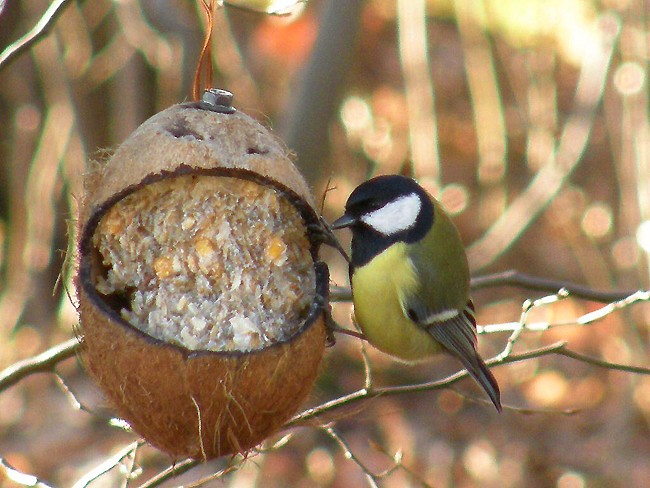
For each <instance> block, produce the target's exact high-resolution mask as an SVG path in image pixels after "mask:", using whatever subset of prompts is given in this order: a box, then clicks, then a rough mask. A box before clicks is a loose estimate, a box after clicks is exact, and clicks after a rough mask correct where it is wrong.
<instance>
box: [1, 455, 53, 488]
mask: <svg viewBox="0 0 650 488" xmlns="http://www.w3.org/2000/svg"><path fill="white" fill-rule="evenodd" d="M0 470H2V472H3V473H4V475H5V476H6V477H7V478H8V479H9V480H11V481H13V482H14V483H17V484H19V485H21V486H33V487H35V488H51V485H48V484H47V483H45V482H44V481H41V480H39V479H38V478H37V477H36V476H34V475H31V474H27V473H23V472H22V471H18V470H17V469H16V468H14V467H13V466H12V465H11V464H9V463H8V462H7V460H6V459H4V458H2V457H0Z"/></svg>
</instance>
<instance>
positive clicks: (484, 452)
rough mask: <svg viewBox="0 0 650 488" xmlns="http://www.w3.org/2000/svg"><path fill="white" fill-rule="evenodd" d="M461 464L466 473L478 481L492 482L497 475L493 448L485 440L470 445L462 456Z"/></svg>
mask: <svg viewBox="0 0 650 488" xmlns="http://www.w3.org/2000/svg"><path fill="white" fill-rule="evenodd" d="M463 464H464V465H465V469H466V470H467V472H468V473H469V474H471V475H472V477H474V478H475V479H476V480H478V481H482V482H486V481H489V480H493V479H496V477H497V476H498V474H499V466H498V463H497V460H496V457H495V451H494V447H493V446H492V444H490V443H489V442H488V441H486V440H478V441H476V442H473V443H472V444H470V446H469V447H468V448H467V449H466V450H465V452H464V454H463Z"/></svg>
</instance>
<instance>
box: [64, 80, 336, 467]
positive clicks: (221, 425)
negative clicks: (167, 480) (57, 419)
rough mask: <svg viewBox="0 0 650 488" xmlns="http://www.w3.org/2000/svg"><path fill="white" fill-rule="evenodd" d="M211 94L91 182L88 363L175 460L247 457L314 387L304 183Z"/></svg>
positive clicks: (87, 188) (315, 240)
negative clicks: (247, 452) (225, 456)
mask: <svg viewBox="0 0 650 488" xmlns="http://www.w3.org/2000/svg"><path fill="white" fill-rule="evenodd" d="M231 100H232V95H230V94H229V93H228V92H223V91H220V90H208V91H206V92H205V94H204V96H203V98H202V99H201V101H199V102H190V103H183V104H179V105H175V106H172V107H170V108H168V109H166V110H164V111H162V112H160V113H158V114H156V115H154V116H153V117H151V118H150V119H149V120H147V121H145V122H144V123H143V124H142V125H141V126H140V127H139V128H138V129H136V131H135V132H133V134H132V135H131V136H130V137H129V138H128V139H127V140H126V141H125V142H124V143H123V144H122V145H121V146H120V147H119V148H118V149H117V150H116V151H115V153H114V154H113V156H112V157H111V158H110V159H108V160H107V161H105V162H103V163H94V165H93V167H92V168H91V170H90V172H89V174H88V175H87V177H86V180H85V185H84V198H83V201H82V205H81V210H80V218H79V226H80V228H79V232H78V235H79V242H78V251H79V270H78V276H77V280H76V284H77V289H78V296H79V310H80V328H81V332H82V334H83V349H82V360H83V362H84V364H85V367H86V369H87V371H88V373H89V374H90V375H91V376H92V377H93V378H94V379H95V381H96V382H97V383H98V385H99V386H100V387H101V389H102V390H103V392H104V393H105V395H106V397H107V399H108V400H109V401H110V403H111V404H112V406H113V407H114V408H115V410H116V412H117V414H118V415H119V416H120V417H121V418H123V419H124V420H126V421H127V422H128V423H129V424H130V425H131V427H132V428H133V430H134V431H135V432H137V433H138V434H140V435H141V436H143V437H144V438H145V439H146V440H147V441H148V442H149V443H151V444H152V445H154V446H156V447H157V448H159V449H161V450H163V451H165V452H167V453H169V454H170V455H171V456H172V457H174V458H180V457H192V458H195V459H211V458H214V457H218V456H224V455H230V454H234V453H244V452H246V451H249V450H250V449H252V448H254V447H255V446H256V445H258V444H259V443H260V442H262V441H263V440H264V439H265V438H267V437H268V436H269V435H272V434H273V433H275V432H277V431H278V430H279V429H280V428H281V427H282V425H283V424H284V423H285V422H286V421H287V420H288V419H289V418H290V417H291V416H292V415H293V414H294V413H295V412H296V410H297V409H298V407H299V406H300V404H301V403H302V402H303V401H304V400H305V399H306V397H307V395H308V394H309V393H310V391H311V389H312V386H313V383H314V381H315V379H316V375H317V373H318V369H319V364H320V362H321V358H322V356H323V352H324V347H325V343H326V327H325V321H326V320H325V319H326V314H327V313H328V303H327V287H328V280H329V277H328V271H327V267H326V266H325V265H324V264H323V263H321V262H319V260H318V248H319V245H320V243H321V242H322V235H323V234H322V230H323V228H322V224H321V221H320V218H319V216H318V213H317V212H316V210H315V205H314V199H313V196H312V195H311V192H310V190H309V187H308V185H307V184H306V182H305V181H304V179H303V177H302V176H301V174H300V173H299V172H298V170H297V169H296V167H295V166H294V165H293V163H292V161H291V158H290V157H289V155H288V153H287V150H286V148H285V147H283V145H282V143H281V142H280V141H279V140H278V139H277V138H275V137H274V136H273V135H272V134H271V133H270V132H269V131H268V130H267V129H266V128H264V127H263V126H261V125H260V124H259V123H258V122H256V121H254V120H253V119H252V118H250V117H248V116H247V115H245V114H243V113H241V112H239V111H237V110H235V109H234V108H232V106H231Z"/></svg>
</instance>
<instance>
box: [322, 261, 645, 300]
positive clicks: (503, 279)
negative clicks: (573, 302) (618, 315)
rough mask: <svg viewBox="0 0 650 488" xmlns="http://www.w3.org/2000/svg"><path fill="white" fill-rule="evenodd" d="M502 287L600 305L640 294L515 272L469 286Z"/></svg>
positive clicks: (336, 289)
mask: <svg viewBox="0 0 650 488" xmlns="http://www.w3.org/2000/svg"><path fill="white" fill-rule="evenodd" d="M499 286H512V287H515V288H522V289H525V290H533V291H540V292H545V293H557V292H558V290H561V289H562V288H564V289H565V290H567V291H568V292H569V294H570V295H571V296H572V297H574V298H581V299H583V300H591V301H593V302H600V303H606V302H615V301H618V300H624V299H626V298H627V297H629V296H631V295H634V294H635V293H637V292H638V290H595V289H593V288H591V287H589V286H586V285H581V284H578V283H572V282H570V281H563V280H555V279H551V278H544V277H542V276H534V275H530V274H527V273H521V272H519V271H517V270H514V269H511V270H508V271H502V272H499V273H492V274H487V275H479V276H474V277H472V280H471V283H470V287H471V289H472V290H483V289H486V288H496V287H499ZM330 300H331V301H332V302H349V301H350V300H352V292H351V290H350V288H348V287H345V286H332V287H330Z"/></svg>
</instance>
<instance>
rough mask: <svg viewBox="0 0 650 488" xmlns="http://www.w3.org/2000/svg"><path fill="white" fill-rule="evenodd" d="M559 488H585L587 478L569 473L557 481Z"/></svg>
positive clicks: (572, 472) (573, 472)
mask: <svg viewBox="0 0 650 488" xmlns="http://www.w3.org/2000/svg"><path fill="white" fill-rule="evenodd" d="M556 486H557V488H584V487H585V486H587V483H586V481H585V477H584V476H583V475H581V474H580V473H576V472H575V471H567V472H566V473H564V474H563V475H562V476H560V477H559V478H558V480H557V485H556Z"/></svg>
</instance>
